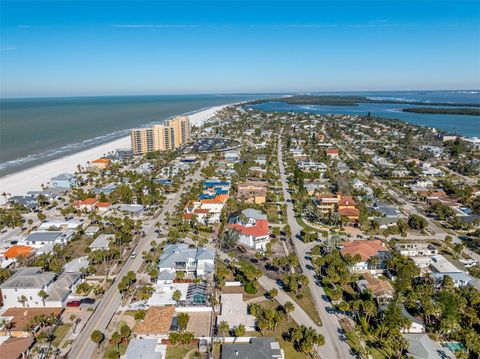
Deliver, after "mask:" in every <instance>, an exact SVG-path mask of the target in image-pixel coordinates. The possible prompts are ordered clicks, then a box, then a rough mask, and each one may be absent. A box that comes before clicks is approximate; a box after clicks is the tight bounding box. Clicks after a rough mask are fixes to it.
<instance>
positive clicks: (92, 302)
mask: <svg viewBox="0 0 480 359" xmlns="http://www.w3.org/2000/svg"><path fill="white" fill-rule="evenodd" d="M81 302H82V304H95V299H93V298H83V299H82V300H81Z"/></svg>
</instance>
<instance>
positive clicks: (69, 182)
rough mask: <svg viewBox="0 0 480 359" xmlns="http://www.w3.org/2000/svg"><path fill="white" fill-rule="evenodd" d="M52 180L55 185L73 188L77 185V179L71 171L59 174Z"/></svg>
mask: <svg viewBox="0 0 480 359" xmlns="http://www.w3.org/2000/svg"><path fill="white" fill-rule="evenodd" d="M50 182H51V184H52V186H53V187H60V188H72V187H75V186H76V185H77V179H76V178H75V176H74V175H72V174H71V173H62V174H60V175H58V176H55V177H52V178H51V179H50Z"/></svg>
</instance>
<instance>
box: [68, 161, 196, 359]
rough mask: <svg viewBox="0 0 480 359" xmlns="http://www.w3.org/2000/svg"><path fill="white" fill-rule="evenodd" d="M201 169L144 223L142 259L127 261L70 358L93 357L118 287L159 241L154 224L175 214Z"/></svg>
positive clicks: (140, 244) (139, 248) (115, 305)
mask: <svg viewBox="0 0 480 359" xmlns="http://www.w3.org/2000/svg"><path fill="white" fill-rule="evenodd" d="M201 168H202V167H200V168H199V169H198V170H197V171H196V172H195V173H194V174H193V175H192V176H190V177H188V178H186V179H185V181H184V184H183V185H182V186H181V188H180V189H179V191H178V192H177V193H176V194H175V195H174V196H172V197H171V198H169V199H168V200H167V202H166V203H165V205H164V206H163V208H162V210H161V212H160V214H159V215H158V216H157V217H156V218H154V219H152V220H150V221H146V222H145V223H144V231H145V234H146V235H145V237H143V238H141V239H140V241H139V242H138V244H137V246H136V247H135V249H134V250H135V251H136V252H137V253H139V255H137V257H135V258H129V259H128V260H127V261H126V263H125V265H124V266H123V268H122V270H121V271H120V273H118V275H117V277H116V278H115V282H114V283H113V284H112V285H111V287H110V288H109V289H108V290H107V292H106V293H105V295H104V296H103V298H102V299H101V300H100V303H99V304H98V306H97V309H96V310H95V312H94V313H93V314H92V316H91V317H90V319H89V321H88V322H87V324H86V325H85V326H84V328H83V330H82V331H81V333H80V334H79V335H78V336H77V338H76V340H75V342H74V343H73V345H72V348H71V350H70V352H69V354H68V358H72V359H85V358H90V357H91V356H92V354H93V353H94V351H95V349H96V345H95V343H93V342H92V341H91V339H90V335H91V333H92V332H93V331H94V330H96V329H98V330H100V331H101V332H105V329H106V328H107V326H108V323H109V322H110V320H111V319H112V317H113V315H114V314H115V312H116V311H117V309H118V307H119V305H120V301H121V295H120V293H119V291H118V289H117V286H118V283H119V282H120V280H121V279H122V278H123V277H124V276H125V275H126V274H127V272H129V271H133V272H135V273H136V272H137V271H138V270H139V268H140V266H141V264H142V262H143V258H142V256H141V253H142V252H143V251H149V250H150V248H151V246H150V242H151V241H152V240H156V238H157V234H156V233H155V229H156V227H155V223H157V222H160V223H162V224H163V223H164V221H165V214H166V213H167V212H169V213H173V211H174V207H175V206H176V205H177V203H178V202H179V200H180V195H181V194H182V193H183V191H184V189H185V187H186V186H187V185H190V184H191V183H193V182H195V181H198V180H199V179H200V174H201V172H200V171H201Z"/></svg>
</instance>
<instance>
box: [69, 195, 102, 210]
mask: <svg viewBox="0 0 480 359" xmlns="http://www.w3.org/2000/svg"><path fill="white" fill-rule="evenodd" d="M97 202H98V200H97V199H96V198H87V199H85V200H83V201H76V202H74V203H73V207H75V208H78V209H79V210H81V211H82V210H87V211H89V212H91V211H93V210H94V209H95V204H96V203H97Z"/></svg>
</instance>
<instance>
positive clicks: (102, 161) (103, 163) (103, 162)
mask: <svg viewBox="0 0 480 359" xmlns="http://www.w3.org/2000/svg"><path fill="white" fill-rule="evenodd" d="M110 162H111V160H110V159H109V158H104V157H102V158H98V159H96V160H93V161H92V162H91V164H92V166H93V167H97V168H98V169H99V170H104V169H105V168H107V166H108V165H109V164H110Z"/></svg>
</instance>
